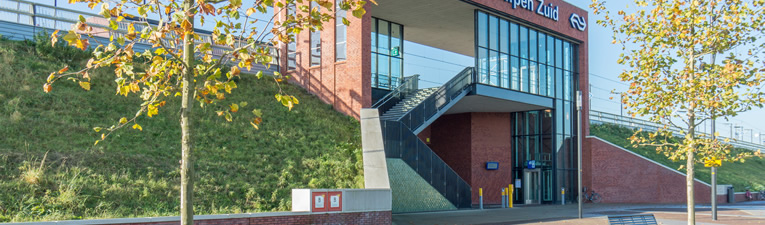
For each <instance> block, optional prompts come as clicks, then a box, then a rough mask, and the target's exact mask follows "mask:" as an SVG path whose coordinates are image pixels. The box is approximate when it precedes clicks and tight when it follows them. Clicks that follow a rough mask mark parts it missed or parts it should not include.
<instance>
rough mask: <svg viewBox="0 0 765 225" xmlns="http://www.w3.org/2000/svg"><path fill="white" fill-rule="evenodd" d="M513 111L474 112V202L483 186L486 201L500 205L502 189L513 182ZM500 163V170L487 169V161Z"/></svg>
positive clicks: (472, 136)
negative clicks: (511, 112) (511, 131)
mask: <svg viewBox="0 0 765 225" xmlns="http://www.w3.org/2000/svg"><path fill="white" fill-rule="evenodd" d="M510 123H511V122H510V113H471V131H470V133H471V134H470V137H471V142H470V144H471V149H470V151H471V153H470V154H471V170H472V171H471V173H472V179H471V181H470V184H471V187H472V188H473V197H472V199H473V203H474V204H478V202H479V200H478V199H479V197H478V188H483V190H484V191H483V194H484V198H483V199H484V200H483V201H484V204H500V203H502V196H501V193H500V190H501V189H502V188H504V187H507V185H508V184H510V183H511V182H512V174H513V173H512V166H511V165H512V152H513V151H512V147H511V145H510V142H511V139H510V137H511V133H510V130H512V129H511V124H510ZM487 161H495V162H499V169H498V170H486V162H487Z"/></svg>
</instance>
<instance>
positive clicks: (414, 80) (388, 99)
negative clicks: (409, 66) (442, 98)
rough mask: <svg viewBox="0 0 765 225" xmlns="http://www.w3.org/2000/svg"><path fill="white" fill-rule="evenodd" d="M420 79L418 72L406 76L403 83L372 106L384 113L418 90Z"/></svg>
mask: <svg viewBox="0 0 765 225" xmlns="http://www.w3.org/2000/svg"><path fill="white" fill-rule="evenodd" d="M419 80H420V75H418V74H415V75H412V76H408V77H404V82H402V83H401V85H399V86H398V87H396V88H394V89H393V90H391V92H390V93H388V94H387V95H385V97H382V98H381V99H380V100H378V101H377V102H376V103H375V104H374V105H372V108H377V111H378V112H379V113H380V115H382V114H383V113H385V112H387V111H388V110H390V109H391V108H393V106H396V104H398V103H399V102H401V100H403V99H404V98H406V96H409V95H411V94H413V93H414V92H416V91H417V88H418V85H419Z"/></svg>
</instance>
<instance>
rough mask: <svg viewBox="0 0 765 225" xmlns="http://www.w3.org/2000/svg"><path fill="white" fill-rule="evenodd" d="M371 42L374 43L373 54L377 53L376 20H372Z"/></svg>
mask: <svg viewBox="0 0 765 225" xmlns="http://www.w3.org/2000/svg"><path fill="white" fill-rule="evenodd" d="M371 41H372V52H377V19H375V18H372V40H371ZM372 62H374V61H372Z"/></svg>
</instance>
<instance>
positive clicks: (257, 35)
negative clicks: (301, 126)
mask: <svg viewBox="0 0 765 225" xmlns="http://www.w3.org/2000/svg"><path fill="white" fill-rule="evenodd" d="M370 1H372V2H374V0H370ZM76 2H83V3H86V4H87V5H88V7H90V8H91V9H94V8H100V9H101V12H100V13H99V14H100V15H101V16H103V17H104V18H105V19H106V23H104V24H98V23H97V22H93V20H91V21H88V19H86V18H85V17H83V16H80V20H79V22H77V23H76V24H75V25H74V26H73V27H72V30H70V31H68V33H66V34H65V35H61V36H60V35H58V32H59V31H56V32H54V33H53V35H52V36H51V38H52V39H53V40H52V43H54V44H55V43H56V42H57V39H58V38H62V39H63V40H66V41H67V42H68V43H69V44H70V45H72V46H75V47H77V48H80V49H82V50H85V49H88V48H90V45H91V42H97V41H98V39H95V37H96V36H95V35H98V34H97V33H101V34H103V33H104V32H103V31H109V32H108V34H109V40H110V41H109V42H106V43H98V46H97V47H95V48H93V57H92V58H91V59H90V60H89V61H88V63H87V65H85V68H84V69H82V70H79V71H68V68H63V69H61V70H59V71H57V72H53V73H51V74H50V75H49V77H48V80H47V82H46V83H45V84H44V85H43V90H44V91H45V92H50V91H51V90H52V88H53V86H52V85H53V84H54V83H55V82H56V81H57V80H60V79H62V78H66V79H70V80H73V81H75V82H77V83H79V84H80V86H81V87H82V88H83V89H85V90H90V76H89V75H88V74H89V73H88V72H89V71H91V70H94V69H98V68H101V67H109V68H114V74H115V76H116V79H115V81H116V82H117V94H119V95H124V96H126V97H127V96H128V95H130V94H138V95H139V96H140V98H141V99H142V100H143V102H142V104H141V105H140V106H139V107H138V112H137V113H136V114H135V116H133V117H131V118H127V117H123V118H121V119H120V120H119V122H118V123H117V124H115V125H113V126H111V127H108V128H101V127H96V128H94V130H95V131H96V132H99V133H101V140H103V139H105V138H106V137H108V136H109V135H110V134H111V133H112V132H115V131H117V130H118V129H120V128H123V127H126V126H129V125H131V124H132V128H133V129H138V130H142V129H143V128H142V127H141V126H140V125H139V124H138V123H136V118H139V117H141V116H148V117H153V116H155V115H157V114H158V113H159V111H158V108H160V107H163V106H164V105H165V102H166V101H167V100H169V99H170V98H174V97H178V96H180V97H181V109H180V118H179V119H180V127H181V151H182V156H181V184H180V187H181V188H180V189H181V207H180V209H181V212H180V214H181V224H184V225H188V224H193V214H194V211H193V204H192V199H193V198H192V195H193V187H194V182H193V180H194V179H193V178H194V166H193V163H194V158H193V149H194V148H193V147H194V145H193V142H194V126H193V124H192V121H194V114H193V113H192V112H193V111H192V109H193V105H194V104H195V102H194V101H196V102H198V103H199V104H200V107H206V105H211V104H218V103H220V102H222V100H224V99H225V98H226V96H227V95H229V94H231V91H232V89H235V88H237V83H236V82H235V80H236V79H237V77H238V76H239V75H240V73H241V71H242V70H243V69H245V68H246V69H247V70H248V71H251V70H252V66H253V65H255V64H263V65H266V66H268V65H269V63H270V62H271V61H272V56H271V52H272V48H273V46H279V45H280V44H283V43H289V42H292V41H294V40H295V35H297V34H298V33H300V32H301V31H303V30H310V31H314V30H321V29H323V24H324V23H327V22H329V21H330V20H331V19H332V18H333V17H334V15H335V14H334V13H330V12H332V11H333V10H334V9H335V8H334V7H333V2H334V1H330V0H255V1H250V2H251V3H252V4H247V5H244V4H243V3H242V0H69V3H76ZM311 2H316V3H318V4H319V5H321V6H322V7H323V8H325V10H319V9H316V8H313V9H312V8H310V7H307V5H309V4H310V3H311ZM296 3H297V4H301V7H296V9H297V10H296V11H297V12H293V13H290V14H289V15H286V16H285V17H282V16H280V15H284V14H282V13H279V12H276V13H272V14H270V15H269V14H268V13H269V9H275V10H285V9H286V6H287V5H292V4H296ZM365 3H366V2H365V1H361V0H343V1H342V2H340V3H339V4H340V8H342V9H343V10H348V11H351V12H352V14H353V15H354V16H356V17H361V16H362V15H363V14H364V13H365V10H364V5H365ZM128 12H134V13H135V12H137V13H138V15H131V14H129V13H128ZM242 14H246V16H243V15H242ZM253 14H262V17H256V16H254V15H253ZM263 17H265V18H270V19H268V20H267V21H265V22H267V24H268V25H261V26H257V24H256V22H257V21H258V20H257V19H256V18H263ZM150 18H151V19H150ZM206 18H207V19H208V20H209V19H212V20H214V28H213V30H212V35H210V36H209V39H207V38H204V37H203V36H200V34H199V33H197V30H196V29H195V28H196V27H197V26H203V25H204V24H205V19H206ZM342 20H343V23H345V24H346V25H347V24H348V23H349V21H348V20H346V19H345V18H342ZM154 21H155V22H154ZM196 21H198V23H197V22H196ZM146 43H148V44H149V45H151V48H150V49H148V50H145V51H143V52H140V51H135V50H134V47H135V46H136V45H139V44H146ZM136 60H140V61H141V62H145V63H146V64H147V66H146V67H145V68H144V67H142V66H141V67H139V66H137V65H135V64H137V62H135V61H136ZM141 68H144V69H141ZM224 75H225V76H224ZM256 76H257V77H258V78H261V77H262V76H263V72H262V71H259V72H257V73H256ZM273 79H274V80H275V81H276V82H280V81H281V80H282V79H285V77H282V75H280V74H279V73H275V74H274V76H273ZM275 97H276V100H277V101H279V102H280V103H281V104H283V105H284V106H286V107H289V108H290V109H292V107H293V106H294V105H295V104H298V100H297V98H295V97H294V96H291V95H288V94H285V93H282V92H281V91H279V93H277V94H276V95H275ZM246 106H247V103H246V102H241V103H238V104H237V103H233V104H230V105H227V106H224V107H225V110H220V111H217V114H218V115H219V116H222V117H224V118H225V120H227V121H229V122H230V121H232V120H233V114H234V113H236V112H238V111H240V110H241V109H243V107H246ZM104 110H107V109H104ZM242 117H243V118H247V120H250V121H251V124H252V126H253V127H254V128H255V129H257V128H258V125H259V124H260V122H261V121H262V118H261V113H260V112H259V111H258V110H257V109H253V110H252V115H247V116H242ZM99 141H100V140H99ZM95 144H98V141H96V143H95Z"/></svg>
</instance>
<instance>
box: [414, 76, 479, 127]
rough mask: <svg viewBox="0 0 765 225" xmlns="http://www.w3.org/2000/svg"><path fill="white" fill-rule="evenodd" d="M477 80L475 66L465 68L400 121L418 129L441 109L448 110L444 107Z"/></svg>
mask: <svg viewBox="0 0 765 225" xmlns="http://www.w3.org/2000/svg"><path fill="white" fill-rule="evenodd" d="M475 81H476V79H475V68H473V67H467V68H465V69H463V70H462V71H460V73H459V74H457V76H454V77H453V78H452V79H450V80H449V81H448V82H446V83H445V84H444V85H443V86H441V87H440V88H438V90H436V91H435V92H434V93H433V94H431V95H430V96H428V97H427V98H425V100H423V101H422V102H420V104H418V105H417V106H415V107H414V108H412V109H411V110H409V111H407V112H406V113H405V114H404V115H403V116H402V117H401V118H399V121H401V122H402V123H404V125H406V126H407V127H409V129H412V130H417V129H418V128H420V126H422V125H423V124H425V122H426V121H429V120H430V119H431V118H432V117H433V116H435V115H437V114H438V113H439V112H440V111H442V110H447V109H444V107H445V106H446V105H448V104H449V103H451V101H452V100H454V99H455V98H457V97H459V96H460V94H462V93H463V92H465V91H467V89H468V88H469V87H470V86H471V85H472V84H473V83H474V82H475Z"/></svg>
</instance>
